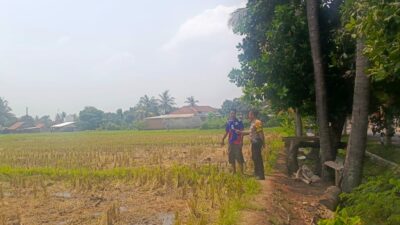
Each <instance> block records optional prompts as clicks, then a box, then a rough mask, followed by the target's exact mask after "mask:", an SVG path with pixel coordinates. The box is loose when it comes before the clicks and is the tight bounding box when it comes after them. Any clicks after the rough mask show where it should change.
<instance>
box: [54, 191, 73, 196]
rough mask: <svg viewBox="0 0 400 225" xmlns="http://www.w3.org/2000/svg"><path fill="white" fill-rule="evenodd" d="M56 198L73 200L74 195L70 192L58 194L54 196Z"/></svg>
mask: <svg viewBox="0 0 400 225" xmlns="http://www.w3.org/2000/svg"><path fill="white" fill-rule="evenodd" d="M54 196H56V197H59V198H72V195H71V193H70V192H67V191H65V192H57V193H55V194H54Z"/></svg>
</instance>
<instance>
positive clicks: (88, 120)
mask: <svg viewBox="0 0 400 225" xmlns="http://www.w3.org/2000/svg"><path fill="white" fill-rule="evenodd" d="M103 119H104V112H103V111H101V110H99V109H96V108H95V107H92V106H87V107H85V108H84V109H83V110H82V111H80V112H79V124H78V125H79V127H80V129H82V130H95V129H98V128H100V126H101V125H102V123H103Z"/></svg>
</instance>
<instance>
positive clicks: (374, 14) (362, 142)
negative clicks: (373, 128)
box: [341, 0, 400, 192]
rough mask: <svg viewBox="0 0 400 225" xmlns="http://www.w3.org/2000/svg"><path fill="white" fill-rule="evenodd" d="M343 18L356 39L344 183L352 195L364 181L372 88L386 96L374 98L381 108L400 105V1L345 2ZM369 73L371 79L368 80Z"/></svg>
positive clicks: (346, 189) (343, 185) (359, 0)
mask: <svg viewBox="0 0 400 225" xmlns="http://www.w3.org/2000/svg"><path fill="white" fill-rule="evenodd" d="M343 17H344V21H345V23H346V28H347V30H348V31H350V33H351V35H352V36H353V37H355V38H357V59H356V83H355V87H354V88H355V90H354V102H353V114H352V131H351V134H350V139H349V145H348V148H347V154H346V161H345V167H344V176H343V181H342V184H341V186H342V190H343V191H345V192H350V191H352V190H353V189H354V188H355V187H357V186H358V185H359V184H360V183H361V178H362V169H363V168H362V166H363V159H364V153H365V148H366V141H367V138H366V137H367V129H368V118H367V115H368V106H369V103H370V102H369V100H370V91H369V90H370V85H371V86H372V87H373V89H375V90H374V92H372V93H374V94H376V89H378V90H379V92H380V93H379V95H383V96H385V97H381V96H380V97H377V96H373V98H372V99H375V100H376V99H378V102H380V104H381V105H380V106H379V105H378V106H379V107H382V106H383V107H384V106H385V105H387V104H389V105H392V106H394V107H398V103H397V104H393V103H394V102H396V100H395V99H396V96H397V95H398V94H399V91H398V85H399V81H400V77H399V72H400V64H399V61H400V32H399V30H400V22H399V21H400V11H399V2H398V1H397V0H388V1H380V0H357V1H355V0H349V1H346V4H345V7H344V10H343ZM368 61H369V64H368ZM367 66H368V67H367ZM367 74H368V75H369V76H370V77H367ZM370 79H371V80H372V83H371V84H370ZM382 87H383V88H382ZM393 100H394V101H393ZM391 101H393V103H392V102H391Z"/></svg>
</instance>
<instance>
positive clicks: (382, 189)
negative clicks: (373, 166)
mask: <svg viewBox="0 0 400 225" xmlns="http://www.w3.org/2000/svg"><path fill="white" fill-rule="evenodd" d="M341 200H342V204H341V206H340V210H339V211H338V213H336V216H335V218H334V219H330V220H323V221H321V222H320V225H331V224H335V225H336V224H364V225H378V224H379V225H398V224H400V179H399V178H398V177H396V176H395V175H393V174H386V175H383V176H379V177H374V178H371V179H369V180H368V182H366V183H364V184H362V185H360V186H359V187H358V188H356V189H355V190H354V191H352V192H351V193H348V194H342V195H341ZM357 217H359V218H361V221H358V220H357ZM343 221H345V222H346V221H347V222H349V221H350V222H354V221H355V223H350V222H349V223H344V222H343ZM356 222H358V223H356Z"/></svg>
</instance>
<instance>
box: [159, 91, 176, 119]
mask: <svg viewBox="0 0 400 225" xmlns="http://www.w3.org/2000/svg"><path fill="white" fill-rule="evenodd" d="M158 97H159V99H158V100H159V102H160V109H161V110H160V111H161V114H168V113H170V112H171V111H172V109H173V108H174V105H176V103H175V98H174V97H172V96H171V95H170V94H169V90H166V91H164V92H163V93H161V94H160V95H158Z"/></svg>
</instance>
